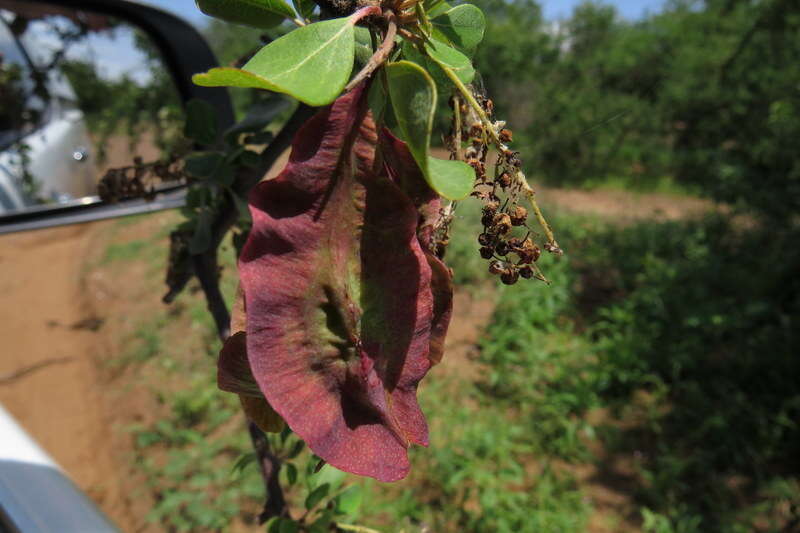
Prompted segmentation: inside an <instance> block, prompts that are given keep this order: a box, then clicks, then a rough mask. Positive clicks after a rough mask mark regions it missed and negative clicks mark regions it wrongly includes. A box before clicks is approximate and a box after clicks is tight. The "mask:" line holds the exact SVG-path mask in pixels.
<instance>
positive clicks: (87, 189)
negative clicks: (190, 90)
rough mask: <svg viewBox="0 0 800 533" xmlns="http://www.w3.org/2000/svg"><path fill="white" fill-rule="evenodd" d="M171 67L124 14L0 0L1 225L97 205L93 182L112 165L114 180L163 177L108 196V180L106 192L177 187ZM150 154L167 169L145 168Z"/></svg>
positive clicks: (177, 113) (176, 110) (176, 107)
mask: <svg viewBox="0 0 800 533" xmlns="http://www.w3.org/2000/svg"><path fill="white" fill-rule="evenodd" d="M169 72H170V71H169V69H168V68H166V65H165V64H164V62H163V61H162V59H161V56H160V54H159V51H158V48H157V47H156V46H155V44H154V43H153V42H152V40H151V39H150V37H149V36H148V35H147V34H146V33H145V32H144V31H142V30H141V29H139V28H137V27H135V26H133V25H131V24H130V23H129V22H126V21H123V20H119V19H116V18H114V17H110V16H107V15H103V14H99V13H92V12H87V11H85V10H80V9H73V8H66V7H60V6H55V5H48V4H46V3H38V2H27V1H19V0H0V224H2V222H3V219H4V218H5V219H8V218H9V217H13V216H17V215H19V214H20V213H29V212H37V211H42V210H48V209H63V208H65V207H71V206H74V205H82V204H92V203H99V202H101V200H100V197H99V196H98V185H99V184H100V181H101V180H102V178H103V176H105V175H106V174H107V173H108V171H109V170H111V169H116V170H115V171H114V172H112V173H111V174H113V175H114V176H116V177H117V179H118V180H119V179H128V180H133V181H134V182H136V176H137V175H138V174H141V175H145V174H146V175H147V176H155V175H156V174H159V175H160V177H159V179H158V183H153V182H149V183H144V182H138V183H136V186H135V187H133V188H130V187H127V188H124V187H123V188H122V189H120V190H115V191H112V197H111V198H108V193H109V188H108V187H107V186H106V187H105V191H106V194H105V195H104V198H106V199H110V200H119V199H122V198H120V197H119V196H122V197H123V198H124V197H125V196H126V195H129V196H136V195H138V196H146V195H148V194H150V195H152V194H155V193H156V192H158V191H160V190H162V189H170V188H174V187H176V186H177V185H178V184H177V183H174V182H171V181H170V179H171V178H170V176H171V174H172V173H171V172H169V162H168V161H165V160H164V158H165V157H166V156H167V154H170V153H175V152H177V146H178V145H179V144H180V143H182V142H185V141H183V140H182V136H181V127H182V124H183V118H182V109H181V100H180V97H179V95H178V92H177V90H176V88H175V86H174V84H173V81H172V78H171V76H170V73H169ZM156 161H161V163H160V165H161V167H163V168H164V171H161V172H156V173H154V172H149V171H148V172H142V170H141V167H142V164H143V162H148V163H150V162H156ZM152 179H155V178H152ZM107 183H108V179H106V180H105V181H104V184H107ZM99 190H100V192H102V191H103V186H100V187H99ZM120 191H122V192H120ZM114 195H116V196H117V197H114Z"/></svg>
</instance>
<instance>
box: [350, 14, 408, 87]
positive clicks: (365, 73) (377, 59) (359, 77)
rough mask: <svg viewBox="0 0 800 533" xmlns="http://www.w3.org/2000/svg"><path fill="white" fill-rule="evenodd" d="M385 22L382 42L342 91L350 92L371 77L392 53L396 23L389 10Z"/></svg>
mask: <svg viewBox="0 0 800 533" xmlns="http://www.w3.org/2000/svg"><path fill="white" fill-rule="evenodd" d="M386 20H387V22H388V26H387V28H386V36H385V37H384V38H383V42H382V43H381V45H380V46H379V47H378V49H377V50H376V51H375V53H374V54H372V57H370V58H369V61H367V64H366V65H364V68H362V69H361V70H360V71H359V73H358V74H356V75H355V77H353V79H352V80H350V83H348V84H347V85H346V86H345V88H344V90H345V92H347V91H349V90H351V89H352V88H353V87H356V86H357V85H358V84H359V83H361V82H362V81H364V80H365V79H366V78H368V77H369V76H371V75H372V73H373V72H375V70H376V69H377V68H378V67H380V66H381V65H383V64H384V63H385V62H386V60H387V59H389V54H391V53H392V49H393V48H394V38H395V36H396V35H397V23H396V22H395V17H394V13H393V12H392V11H391V10H386Z"/></svg>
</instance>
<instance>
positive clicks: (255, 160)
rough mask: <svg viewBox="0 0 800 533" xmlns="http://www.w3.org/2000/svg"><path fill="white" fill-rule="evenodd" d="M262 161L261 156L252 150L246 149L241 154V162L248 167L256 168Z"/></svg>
mask: <svg viewBox="0 0 800 533" xmlns="http://www.w3.org/2000/svg"><path fill="white" fill-rule="evenodd" d="M260 162H261V156H260V155H258V154H257V153H256V152H253V151H252V150H245V151H244V152H242V153H241V155H240V156H239V163H241V164H242V165H243V166H245V167H248V168H256V167H257V166H258V164H259V163H260Z"/></svg>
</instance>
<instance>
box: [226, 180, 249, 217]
mask: <svg viewBox="0 0 800 533" xmlns="http://www.w3.org/2000/svg"><path fill="white" fill-rule="evenodd" d="M228 193H229V194H230V195H231V197H232V198H233V203H234V205H235V206H236V211H238V212H239V220H240V221H242V222H252V221H253V217H252V215H250V207H249V206H248V205H247V201H246V200H245V199H244V198H242V197H241V196H239V195H238V194H236V193H235V192H234V191H233V189H230V188H229V189H228Z"/></svg>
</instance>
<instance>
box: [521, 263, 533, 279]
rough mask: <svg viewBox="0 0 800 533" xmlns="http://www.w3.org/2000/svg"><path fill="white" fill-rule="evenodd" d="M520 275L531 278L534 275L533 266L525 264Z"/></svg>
mask: <svg viewBox="0 0 800 533" xmlns="http://www.w3.org/2000/svg"><path fill="white" fill-rule="evenodd" d="M519 275H520V276H522V277H523V278H525V279H531V278H532V277H533V268H531V266H530V265H524V266H523V267H521V268H520V269H519Z"/></svg>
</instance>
